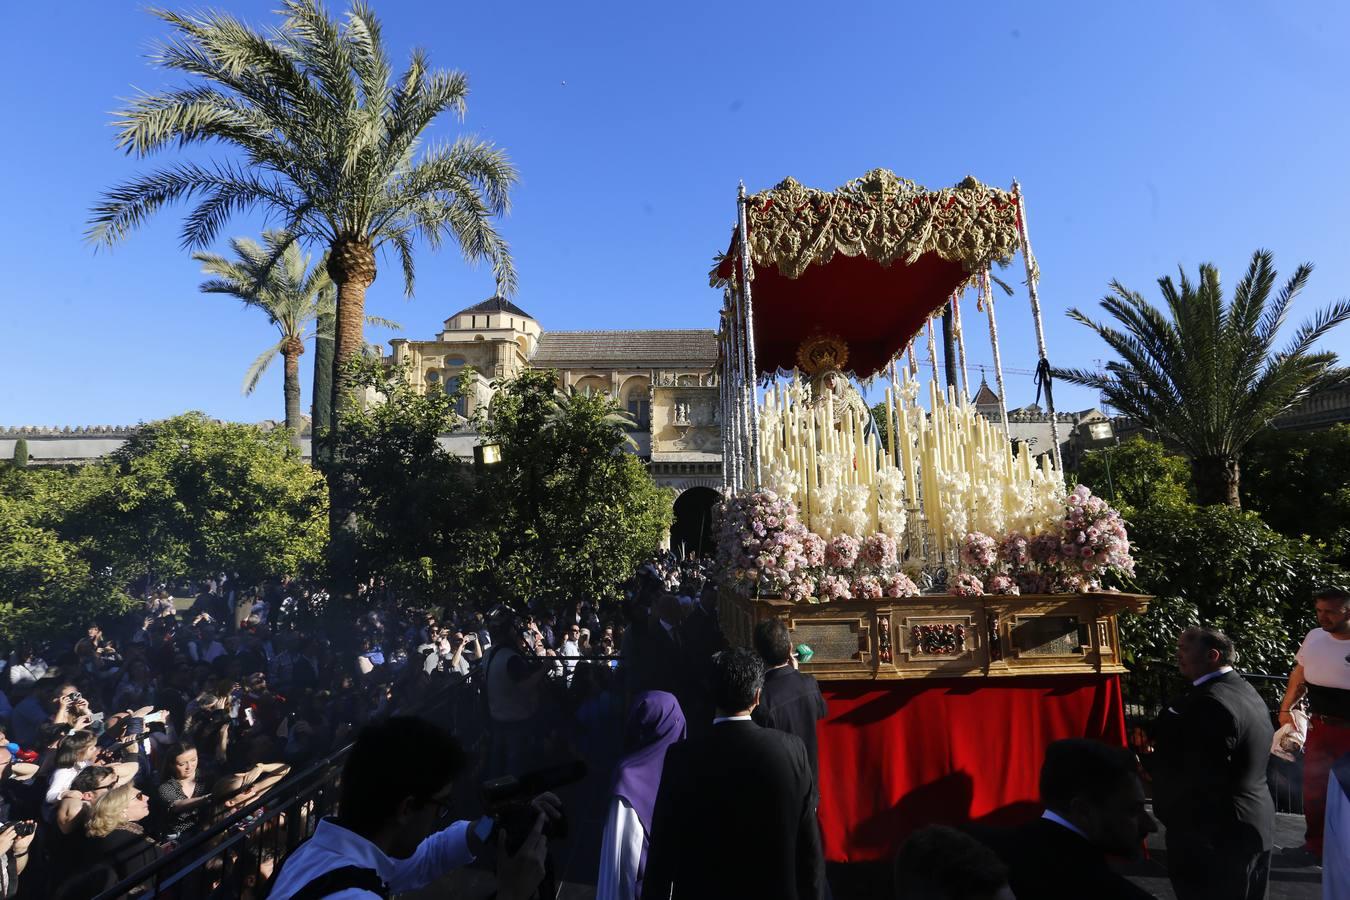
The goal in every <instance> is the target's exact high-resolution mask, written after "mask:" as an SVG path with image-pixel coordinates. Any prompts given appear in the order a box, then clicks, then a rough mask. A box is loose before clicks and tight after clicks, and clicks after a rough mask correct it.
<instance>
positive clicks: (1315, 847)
mask: <svg viewBox="0 0 1350 900" xmlns="http://www.w3.org/2000/svg"><path fill="white" fill-rule="evenodd" d="M1313 601H1314V602H1315V604H1316V606H1317V625H1318V627H1317V628H1314V629H1313V630H1312V631H1310V632H1308V636H1307V637H1306V638H1304V639H1303V646H1301V647H1299V648H1298V656H1297V661H1298V663H1297V665H1295V666H1294V671H1292V672H1290V673H1289V686H1288V687H1287V688H1286V689H1285V692H1284V699H1283V700H1282V701H1281V702H1280V724H1281V725H1288V724H1290V723H1292V722H1293V721H1294V718H1293V709H1294V706H1295V705H1296V704H1297V703H1298V702H1299V700H1301V699H1302V698H1303V697H1304V695H1305V694H1306V695H1307V697H1308V701H1309V704H1310V705H1311V707H1312V711H1311V715H1309V716H1308V739H1307V741H1305V742H1304V744H1303V815H1304V817H1305V818H1306V819H1307V829H1308V830H1307V848H1308V851H1309V852H1310V853H1313V854H1315V855H1317V856H1319V857H1320V856H1321V855H1322V829H1323V826H1324V824H1325V822H1324V821H1323V820H1324V817H1325V815H1326V804H1327V779H1328V777H1329V776H1330V773H1331V767H1332V765H1333V764H1335V762H1336V760H1337V759H1338V758H1340V757H1341V756H1343V755H1344V754H1346V753H1350V593H1346V592H1345V591H1342V590H1340V589H1338V588H1328V589H1326V590H1322V591H1319V592H1318V593H1317V594H1316V595H1315V596H1314V597H1313Z"/></svg>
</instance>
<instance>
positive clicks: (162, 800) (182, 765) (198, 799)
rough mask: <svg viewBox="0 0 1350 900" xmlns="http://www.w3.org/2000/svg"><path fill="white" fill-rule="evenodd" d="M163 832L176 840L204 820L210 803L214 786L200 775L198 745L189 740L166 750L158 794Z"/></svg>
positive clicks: (167, 837)
mask: <svg viewBox="0 0 1350 900" xmlns="http://www.w3.org/2000/svg"><path fill="white" fill-rule="evenodd" d="M155 799H156V800H157V801H158V803H157V806H158V810H159V829H158V832H159V834H160V836H161V837H162V838H163V839H164V840H166V841H176V840H178V839H179V838H180V837H182V836H183V835H185V834H187V833H188V832H189V831H192V830H193V829H195V828H196V827H197V825H198V824H199V823H201V822H202V821H203V820H204V819H203V814H204V813H205V812H206V807H207V806H209V805H210V803H211V788H210V786H209V785H208V784H206V783H205V781H203V780H202V779H199V778H198V777H197V748H196V747H194V746H193V745H192V744H190V743H188V742H187V741H183V742H181V743H177V744H173V745H171V746H170V747H169V749H168V751H167V752H166V753H165V754H164V769H163V771H162V772H161V774H160V784H159V790H158V792H157V795H156V798H155Z"/></svg>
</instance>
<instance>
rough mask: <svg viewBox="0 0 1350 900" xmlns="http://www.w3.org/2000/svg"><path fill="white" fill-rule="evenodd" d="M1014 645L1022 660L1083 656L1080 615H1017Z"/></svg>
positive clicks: (1013, 636) (1013, 633)
mask: <svg viewBox="0 0 1350 900" xmlns="http://www.w3.org/2000/svg"><path fill="white" fill-rule="evenodd" d="M1012 643H1013V646H1014V647H1016V648H1017V655H1018V656H1019V657H1037V656H1082V655H1083V649H1084V648H1083V639H1082V636H1081V634H1080V632H1079V629H1078V617H1077V616H1013V627H1012Z"/></svg>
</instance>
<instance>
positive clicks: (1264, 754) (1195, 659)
mask: <svg viewBox="0 0 1350 900" xmlns="http://www.w3.org/2000/svg"><path fill="white" fill-rule="evenodd" d="M1236 658H1237V657H1236V653H1235V651H1234V648H1233V642H1232V640H1230V639H1229V638H1228V636H1227V635H1225V634H1224V633H1223V632H1221V631H1215V630H1214V629H1211V628H1188V629H1186V630H1185V631H1183V632H1182V633H1181V636H1180V637H1179V638H1178V640H1177V663H1178V664H1179V666H1180V668H1181V674H1182V675H1183V676H1185V677H1186V678H1187V679H1188V680H1189V681H1191V683H1192V685H1191V689H1190V691H1189V692H1188V693H1187V694H1186V696H1185V697H1183V698H1182V699H1181V700H1178V701H1177V702H1175V703H1173V704H1172V705H1171V706H1170V707H1168V708H1167V709H1166V710H1164V711H1163V714H1162V715H1161V716H1160V717H1159V718H1158V721H1157V722H1155V723H1154V726H1153V742H1154V748H1155V752H1154V754H1153V759H1152V760H1151V762H1150V771H1151V772H1152V774H1153V782H1154V804H1153V805H1154V811H1155V812H1157V814H1158V818H1159V819H1161V820H1162V822H1163V824H1164V825H1166V826H1167V874H1168V875H1169V877H1171V879H1172V886H1173V888H1174V889H1175V890H1176V894H1177V898H1178V900H1193V898H1195V900H1200V898H1223V900H1264V898H1265V896H1266V889H1267V883H1268V881H1269V877H1270V851H1271V846H1272V841H1273V837H1274V827H1275V806H1274V803H1273V802H1272V801H1271V798H1270V790H1269V789H1268V788H1267V787H1266V762H1267V758H1268V757H1269V756H1270V744H1271V740H1272V738H1273V737H1274V728H1273V726H1272V725H1271V721H1270V712H1269V711H1268V710H1267V709H1266V705H1265V703H1264V702H1263V701H1262V700H1261V697H1260V695H1259V694H1257V693H1256V690H1255V688H1253V687H1252V686H1251V685H1250V684H1248V683H1247V682H1246V681H1245V680H1244V679H1243V678H1242V677H1241V676H1240V675H1238V674H1237V673H1236V672H1234V671H1233V663H1234V662H1235V661H1236Z"/></svg>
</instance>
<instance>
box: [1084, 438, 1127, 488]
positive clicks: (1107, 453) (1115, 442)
mask: <svg viewBox="0 0 1350 900" xmlns="http://www.w3.org/2000/svg"><path fill="white" fill-rule="evenodd" d="M1083 427H1084V428H1085V429H1086V431H1087V439H1086V440H1084V441H1083V445H1084V447H1085V448H1087V449H1089V450H1101V451H1103V455H1102V458H1103V459H1104V460H1106V489H1107V490H1108V491H1110V492H1111V502H1112V503H1115V502H1116V486H1115V484H1114V483H1113V482H1112V480H1111V451H1112V450H1113V449H1114V448H1115V447H1118V446H1120V438H1118V437H1116V429H1115V427H1114V426H1112V425H1111V420H1110V419H1099V420H1097V421H1095V422H1086V423H1084V425H1083Z"/></svg>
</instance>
